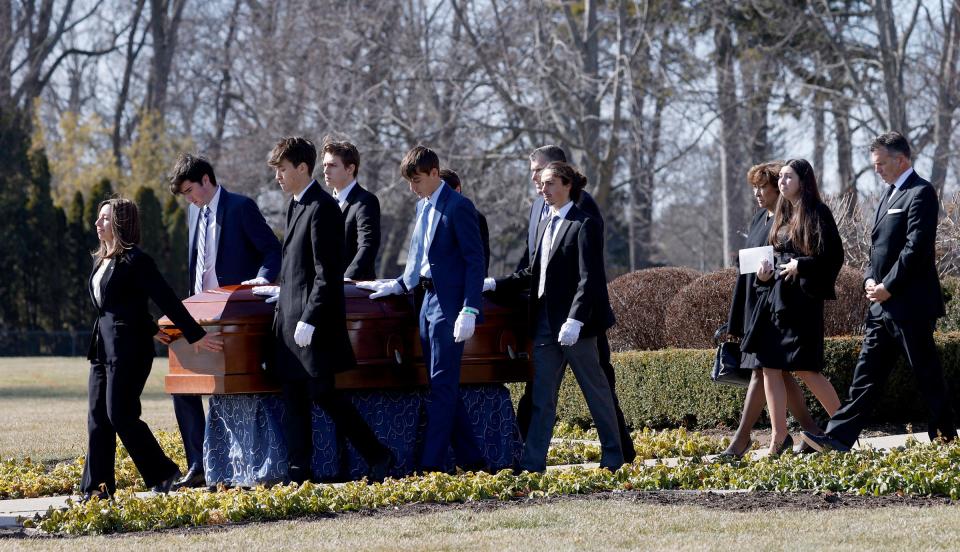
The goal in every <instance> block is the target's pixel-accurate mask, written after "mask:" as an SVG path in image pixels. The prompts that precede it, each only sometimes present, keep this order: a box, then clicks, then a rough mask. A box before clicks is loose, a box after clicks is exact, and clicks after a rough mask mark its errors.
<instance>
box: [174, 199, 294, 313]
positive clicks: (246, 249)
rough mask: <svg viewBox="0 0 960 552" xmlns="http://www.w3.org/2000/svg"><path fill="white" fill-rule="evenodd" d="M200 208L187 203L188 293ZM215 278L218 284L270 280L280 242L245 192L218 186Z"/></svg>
mask: <svg viewBox="0 0 960 552" xmlns="http://www.w3.org/2000/svg"><path fill="white" fill-rule="evenodd" d="M199 218H200V209H198V208H197V206H195V205H193V204H191V205H190V207H189V208H188V210H187V228H189V229H190V240H189V244H190V247H189V251H188V256H189V257H188V258H189V263H190V289H189V290H188V292H189V293H190V294H191V295H192V294H193V289H194V281H193V280H194V278H195V275H196V274H195V273H196V262H197V259H196V257H197V255H196V253H197V245H196V241H195V240H196V235H197V231H196V230H197V224H198V222H199ZM216 270H217V281H218V282H219V283H220V285H221V286H229V285H235V284H239V283H240V282H242V281H244V280H250V279H253V278H256V277H260V276H262V277H264V278H266V279H267V280H270V281H271V282H273V281H275V280H276V279H277V275H278V274H279V273H280V241H279V240H277V236H276V235H274V233H273V231H272V230H270V227H269V226H268V225H267V221H266V220H265V219H264V218H263V214H262V213H261V212H260V209H259V208H258V207H257V204H256V203H255V202H254V201H253V200H252V199H250V198H249V197H247V196H245V195H240V194H234V193H230V192H228V191H227V190H226V188H224V187H222V186H221V187H220V202H219V203H218V204H217V264H216Z"/></svg>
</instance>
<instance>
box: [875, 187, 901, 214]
mask: <svg viewBox="0 0 960 552" xmlns="http://www.w3.org/2000/svg"><path fill="white" fill-rule="evenodd" d="M896 189H897V187H896V186H894V185H893V184H890V185H889V186H887V193H886V195H884V196H883V199H882V200H880V207H878V208H877V219H878V220H879V219H880V217H882V216H883V215H884V214H886V211H887V205H889V204H890V198H891V197H893V194H894V193H895V191H896Z"/></svg>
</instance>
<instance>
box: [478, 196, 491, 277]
mask: <svg viewBox="0 0 960 552" xmlns="http://www.w3.org/2000/svg"><path fill="white" fill-rule="evenodd" d="M477 225H478V226H480V241H482V242H483V276H484V278H486V276H487V273H488V272H490V227H489V226H487V217H485V216H483V213H481V212H480V211H477Z"/></svg>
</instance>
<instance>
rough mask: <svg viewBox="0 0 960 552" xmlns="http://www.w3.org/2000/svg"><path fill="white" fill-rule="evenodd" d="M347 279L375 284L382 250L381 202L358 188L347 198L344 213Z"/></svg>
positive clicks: (357, 186) (345, 272)
mask: <svg viewBox="0 0 960 552" xmlns="http://www.w3.org/2000/svg"><path fill="white" fill-rule="evenodd" d="M343 240H344V241H343V247H344V258H345V259H346V260H347V262H348V264H347V267H346V270H344V273H343V275H344V277H346V278H350V279H351V280H375V279H376V278H377V270H376V261H377V252H378V251H379V250H380V200H378V199H377V196H375V195H373V194H372V193H370V192H368V191H367V190H365V189H364V188H361V187H360V184H357V185H356V186H354V187H353V189H352V190H350V193H349V194H347V204H346V206H345V207H344V210H343Z"/></svg>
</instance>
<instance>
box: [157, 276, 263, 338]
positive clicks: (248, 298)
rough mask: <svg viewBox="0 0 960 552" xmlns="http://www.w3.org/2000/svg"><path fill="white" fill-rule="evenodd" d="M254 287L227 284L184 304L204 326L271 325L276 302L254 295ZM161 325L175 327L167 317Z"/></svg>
mask: <svg viewBox="0 0 960 552" xmlns="http://www.w3.org/2000/svg"><path fill="white" fill-rule="evenodd" d="M252 290H253V286H223V287H222V288H218V289H214V290H210V291H204V292H202V293H198V294H196V295H193V296H191V297H188V298H186V299H184V300H183V306H185V307H187V311H188V312H189V313H190V315H191V316H193V318H194V319H195V320H196V321H197V322H198V323H200V325H201V326H210V325H228V324H229V325H233V324H270V323H271V321H272V320H273V304H270V303H267V302H266V301H264V299H263V297H258V296H256V295H254V294H253V291H252ZM158 323H159V325H160V327H161V328H169V327H172V326H173V322H171V321H170V319H169V318H167V317H166V316H164V317H163V318H161V319H160V321H159V322H158Z"/></svg>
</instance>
